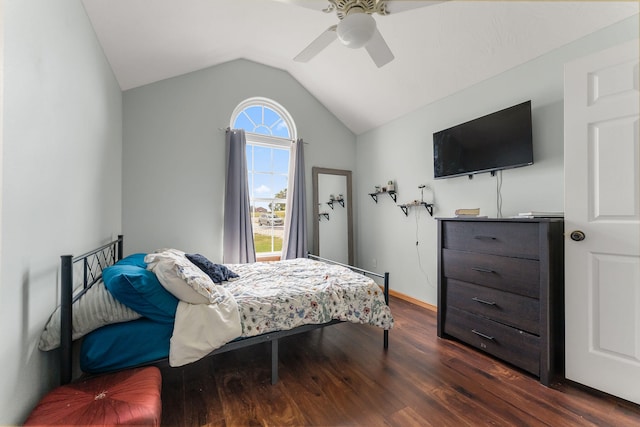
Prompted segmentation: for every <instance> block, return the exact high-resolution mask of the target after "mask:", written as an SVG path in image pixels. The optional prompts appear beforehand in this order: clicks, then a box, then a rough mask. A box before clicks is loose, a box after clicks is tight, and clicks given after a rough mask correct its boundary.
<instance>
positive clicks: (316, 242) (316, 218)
mask: <svg viewBox="0 0 640 427" xmlns="http://www.w3.org/2000/svg"><path fill="white" fill-rule="evenodd" d="M311 170H312V172H313V253H314V254H315V255H318V256H320V230H319V228H320V225H319V224H320V215H319V209H318V204H319V203H320V200H319V199H318V175H321V174H322V175H339V176H344V177H346V178H347V200H346V201H345V204H346V206H345V208H346V209H347V245H348V248H347V251H348V254H349V265H353V262H354V260H353V203H352V199H353V197H352V192H351V186H352V183H351V171H349V170H344V169H330V168H321V167H318V166H314V167H313V168H311Z"/></svg>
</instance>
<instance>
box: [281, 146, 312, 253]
mask: <svg viewBox="0 0 640 427" xmlns="http://www.w3.org/2000/svg"><path fill="white" fill-rule="evenodd" d="M291 159H292V160H293V161H292V162H290V165H289V177H290V182H289V188H288V190H287V210H288V212H287V215H286V219H285V224H284V242H283V244H282V258H283V259H293V258H306V256H307V202H306V200H307V190H306V186H305V180H304V174H305V169H304V142H303V141H302V140H301V139H299V140H298V141H296V142H295V143H294V144H293V146H292V150H291Z"/></svg>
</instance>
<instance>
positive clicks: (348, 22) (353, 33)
mask: <svg viewBox="0 0 640 427" xmlns="http://www.w3.org/2000/svg"><path fill="white" fill-rule="evenodd" d="M375 31H376V21H375V19H373V16H371V15H369V14H368V13H363V12H357V13H349V14H348V15H347V16H345V17H344V18H343V19H342V21H340V22H339V23H338V28H337V29H336V32H337V34H338V39H339V40H340V41H341V42H342V44H344V45H345V46H347V47H350V48H352V49H358V48H360V47H362V46H364V45H365V44H367V42H368V41H369V40H371V37H373V34H374V33H375Z"/></svg>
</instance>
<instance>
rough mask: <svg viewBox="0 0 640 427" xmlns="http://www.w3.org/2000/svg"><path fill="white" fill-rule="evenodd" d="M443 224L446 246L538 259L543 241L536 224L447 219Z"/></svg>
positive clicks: (443, 237) (443, 236) (444, 244)
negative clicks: (540, 239)
mask: <svg viewBox="0 0 640 427" xmlns="http://www.w3.org/2000/svg"><path fill="white" fill-rule="evenodd" d="M442 225H443V228H442V244H443V247H444V248H448V249H456V250H460V251H469V252H482V253H485V254H494V255H506V256H512V257H518V258H531V259H538V256H539V251H540V242H539V235H538V225H537V224H531V223H522V222H513V223H500V222H484V221H447V222H445V223H444V224H442Z"/></svg>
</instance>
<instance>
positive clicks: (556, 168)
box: [355, 15, 638, 305]
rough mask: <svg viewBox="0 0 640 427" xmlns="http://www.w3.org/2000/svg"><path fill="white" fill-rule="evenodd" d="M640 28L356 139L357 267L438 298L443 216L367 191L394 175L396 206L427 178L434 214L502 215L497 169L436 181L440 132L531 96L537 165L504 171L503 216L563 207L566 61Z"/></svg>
mask: <svg viewBox="0 0 640 427" xmlns="http://www.w3.org/2000/svg"><path fill="white" fill-rule="evenodd" d="M637 35H638V16H637V15H636V16H635V17H633V18H629V19H627V20H625V21H623V22H622V23H620V24H616V25H614V26H612V27H609V28H607V29H604V30H602V31H599V32H596V33H593V34H591V35H589V36H587V37H585V38H583V39H580V40H578V41H576V42H574V43H571V44H569V45H566V46H564V47H562V48H560V49H557V50H556V51H553V52H551V53H548V54H546V55H544V56H541V57H539V58H537V59H535V60H533V61H531V62H529V63H526V64H524V65H522V66H519V67H516V68H514V69H511V70H509V71H506V72H504V73H502V74H500V75H499V76H496V77H494V78H492V79H489V80H486V81H484V82H482V83H479V84H477V85H475V86H473V87H471V88H469V89H466V90H464V91H461V92H459V93H456V94H454V95H452V96H449V97H447V98H445V99H442V100H440V101H438V102H435V103H433V104H430V105H426V106H424V107H422V108H420V109H419V110H417V111H415V112H413V113H411V114H408V115H406V116H404V117H402V118H400V119H398V120H395V121H394V122H392V123H389V124H387V125H385V126H382V127H380V128H378V129H375V130H373V131H370V132H368V133H366V134H363V135H360V136H358V140H357V162H358V166H357V169H356V173H357V177H358V181H357V182H358V184H357V186H356V189H357V190H356V193H355V194H356V197H355V201H356V203H357V204H358V205H359V209H358V216H357V220H356V221H355V223H356V228H357V236H358V239H357V241H356V243H357V248H358V258H357V259H358V263H359V265H360V266H361V267H363V268H375V269H377V270H378V271H389V272H390V276H391V288H392V289H394V290H396V291H398V292H400V293H403V294H406V295H409V296H411V297H413V298H416V299H418V300H422V301H425V302H427V303H430V304H433V305H435V304H436V302H437V247H436V239H437V235H436V234H437V233H436V221H435V220H434V219H433V218H431V217H429V215H428V213H427V212H426V209H424V208H412V209H411V210H410V212H409V215H408V217H405V216H404V214H403V213H402V212H401V210H400V209H399V208H398V207H396V206H395V204H394V203H393V201H392V200H391V199H390V198H388V197H380V198H379V199H380V200H379V203H378V204H377V205H376V204H375V203H374V202H373V201H372V200H371V198H370V197H369V196H368V195H367V193H370V192H372V191H373V187H374V185H376V184H380V183H385V182H387V180H389V179H394V180H396V184H397V188H396V190H397V191H398V203H406V202H408V201H412V200H415V199H420V190H419V189H418V186H419V185H421V184H428V185H430V186H431V187H432V188H433V194H432V193H431V192H429V191H425V201H430V199H429V198H430V197H435V213H434V216H435V217H451V216H453V215H454V211H455V209H457V208H480V214H481V215H488V216H490V217H495V216H496V215H497V208H496V202H497V192H496V179H495V178H492V177H491V176H490V175H489V174H481V175H476V176H475V177H474V179H473V180H469V179H468V178H467V177H459V178H450V179H444V180H434V179H433V139H432V135H433V133H434V132H437V131H439V130H442V129H445V128H448V127H450V126H453V125H456V124H459V123H462V122H465V121H468V120H471V119H474V118H476V117H479V116H482V115H485V114H488V113H492V112H494V111H497V110H500V109H502V108H506V107H509V106H511V105H515V104H517V103H520V102H522V101H526V100H529V99H530V100H532V110H533V111H532V116H533V139H534V141H533V142H534V165H532V166H528V167H524V168H519V169H511V170H505V171H504V172H503V173H502V176H503V185H502V192H501V193H502V199H503V204H502V213H503V216H510V215H516V214H518V213H519V212H525V211H530V210H538V211H563V210H564V209H563V64H564V63H565V62H567V61H569V60H571V59H573V58H576V57H580V56H583V55H585V54H587V53H589V52H592V51H596V50H600V49H602V48H604V47H607V46H610V45H613V44H616V43H619V42H621V41H624V40H628V39H631V38H633V37H637ZM376 264H377V265H376Z"/></svg>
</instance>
